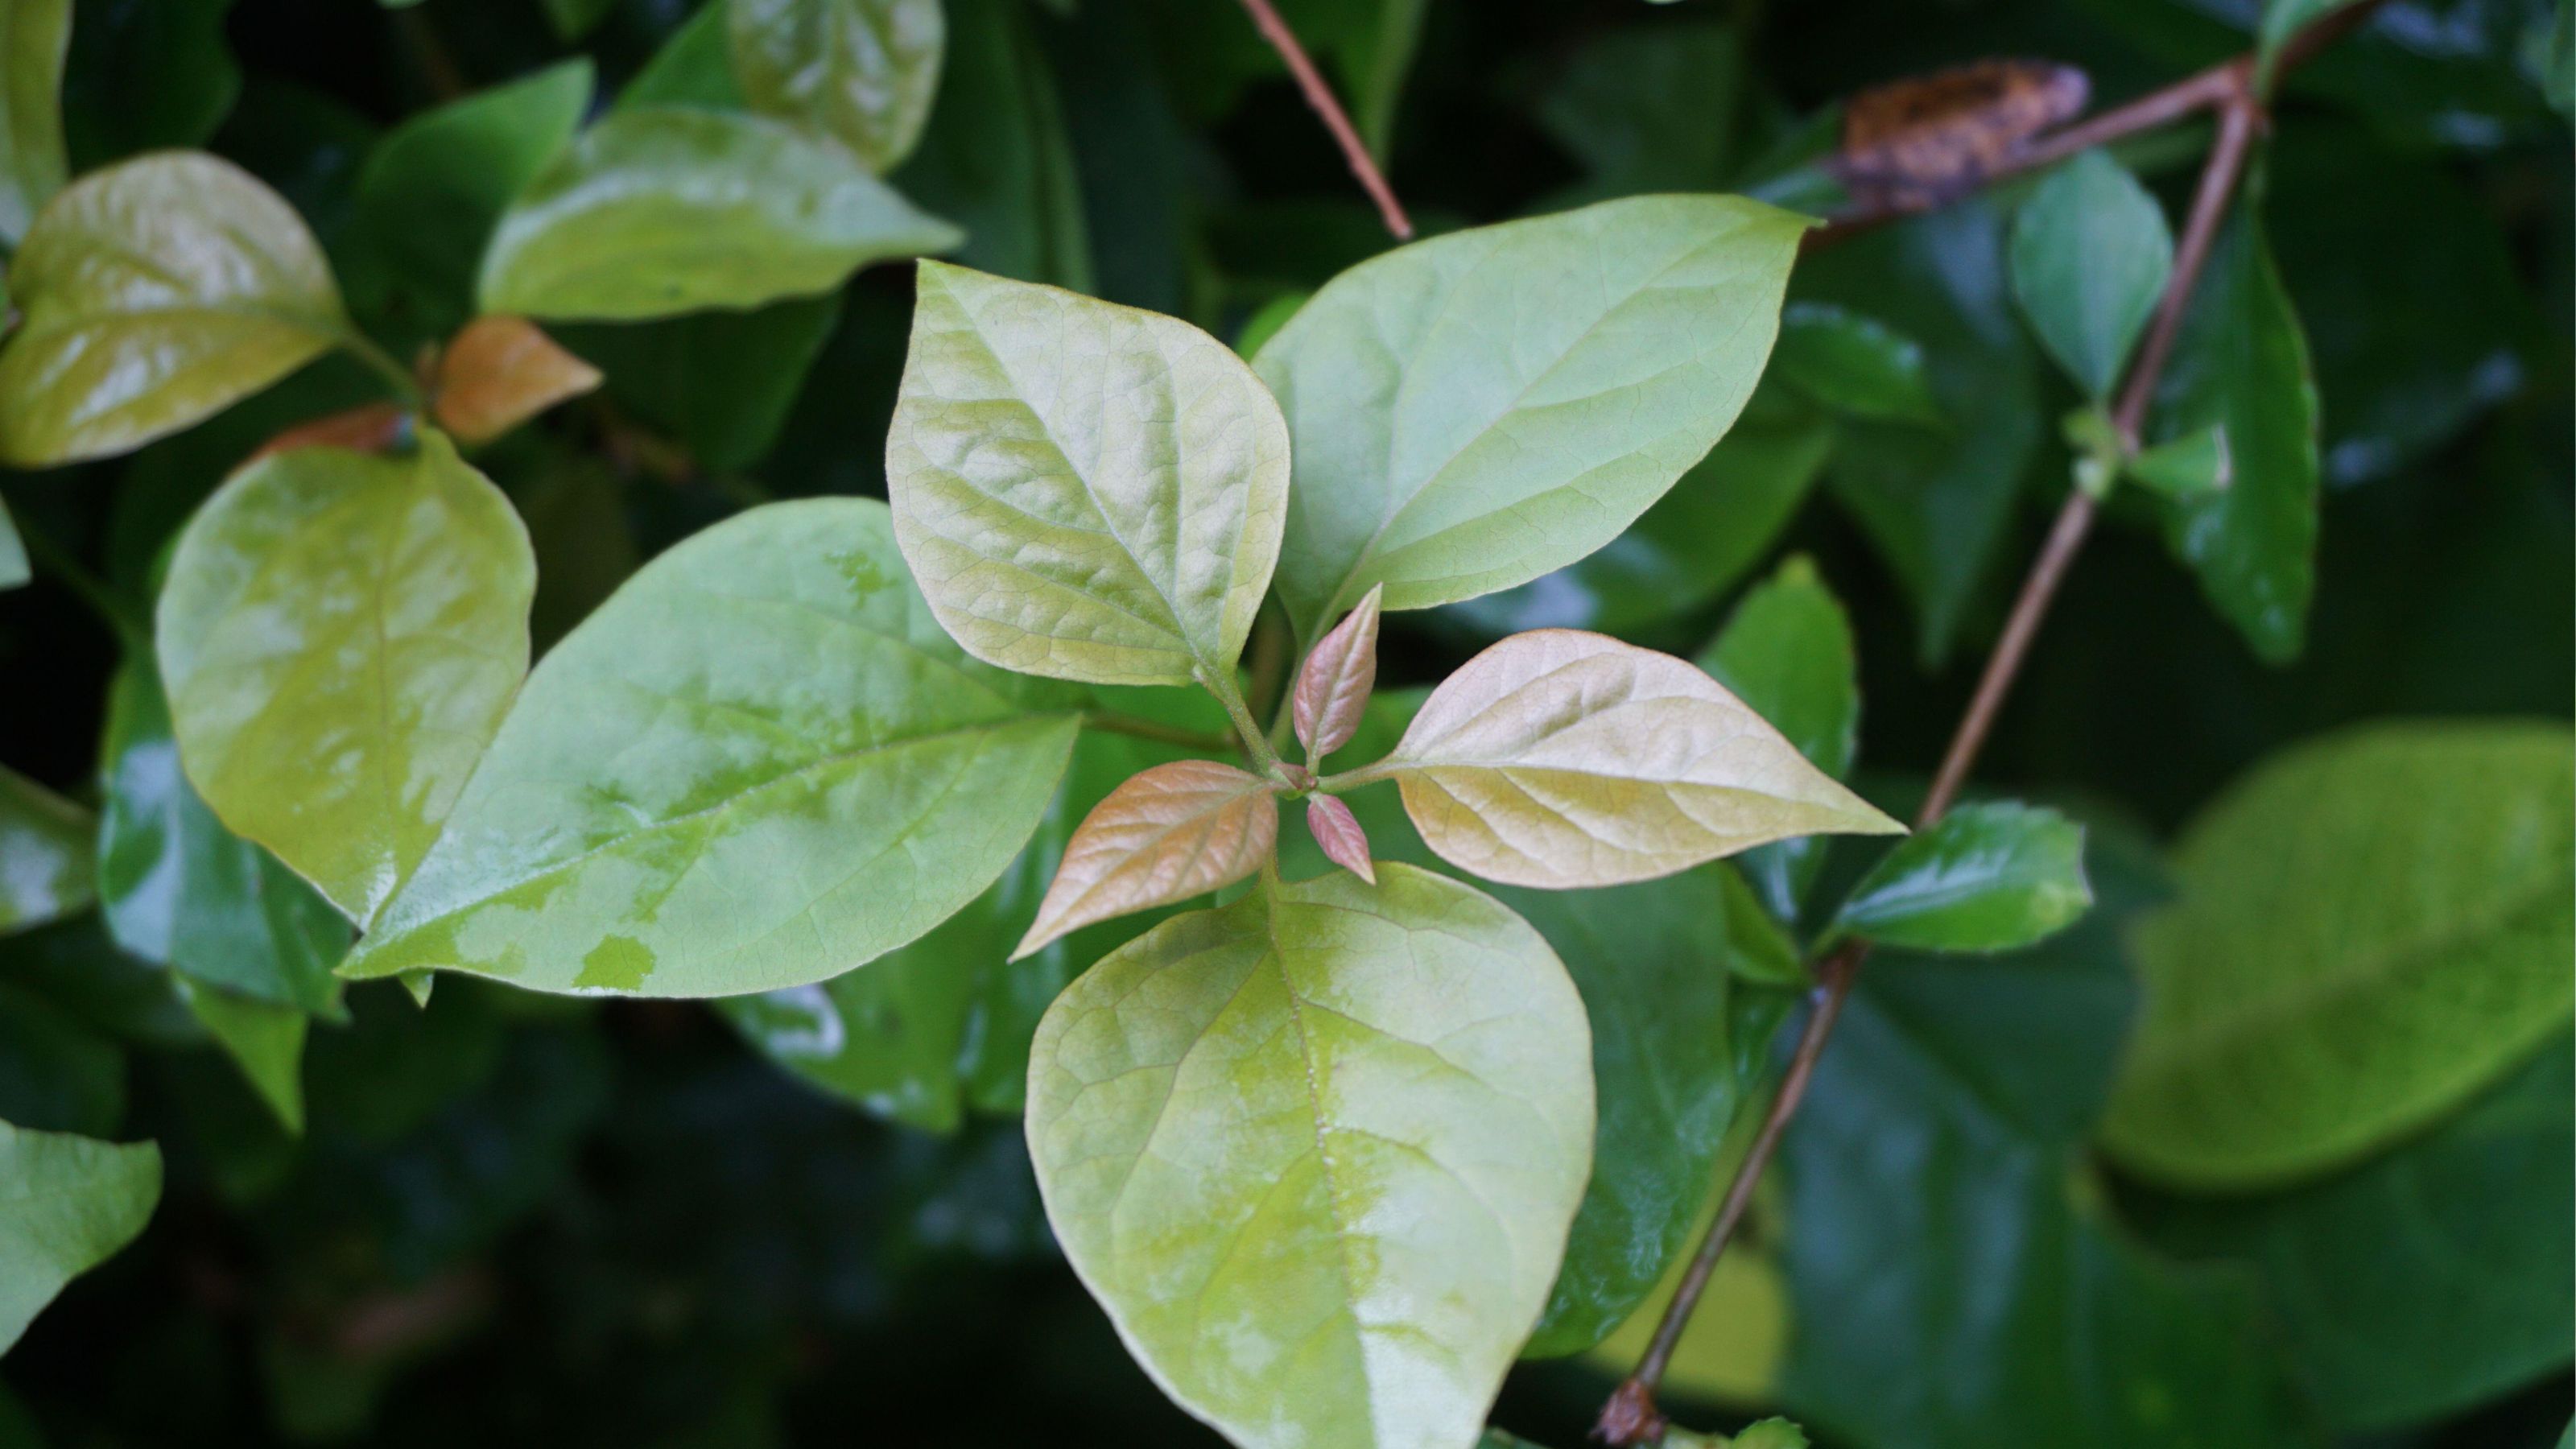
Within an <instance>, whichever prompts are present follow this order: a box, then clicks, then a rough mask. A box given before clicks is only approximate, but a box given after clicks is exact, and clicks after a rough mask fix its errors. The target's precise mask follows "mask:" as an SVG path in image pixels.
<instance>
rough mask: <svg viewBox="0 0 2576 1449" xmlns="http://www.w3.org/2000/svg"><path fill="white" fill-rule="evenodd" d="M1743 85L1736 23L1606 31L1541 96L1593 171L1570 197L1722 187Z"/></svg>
mask: <svg viewBox="0 0 2576 1449" xmlns="http://www.w3.org/2000/svg"><path fill="white" fill-rule="evenodd" d="M1743 85H1744V44H1743V41H1742V39H1741V38H1740V37H1739V36H1738V35H1737V33H1736V30H1735V28H1734V27H1733V26H1730V25H1725V24H1719V23H1714V22H1710V21H1704V20H1694V21H1686V22H1683V23H1680V24H1662V25H1654V26H1645V25H1631V26H1628V27H1625V28H1623V29H1617V30H1607V31H1603V32H1601V33H1600V34H1598V35H1597V36H1595V37H1594V38H1592V39H1591V40H1589V41H1588V42H1587V43H1586V44H1585V45H1584V46H1583V48H1582V49H1581V50H1579V51H1577V52H1575V54H1574V55H1573V57H1572V58H1571V59H1569V60H1568V61H1567V62H1566V63H1565V70H1564V73H1563V74H1562V75H1560V76H1558V77H1557V79H1556V82H1555V84H1554V85H1553V86H1552V87H1550V88H1549V90H1548V92H1547V94H1546V95H1545V96H1544V97H1543V98H1541V100H1540V101H1539V103H1538V109H1537V120H1538V122H1539V124H1540V125H1542V126H1544V127H1546V128H1547V133H1548V135H1549V136H1550V137H1551V138H1552V139H1554V140H1555V141H1556V143H1557V144H1558V145H1560V146H1562V147H1564V148H1565V149H1566V151H1567V152H1568V153H1570V154H1571V155H1573V156H1574V158H1575V159H1576V160H1578V161H1580V162H1582V163H1583V166H1584V168H1585V169H1586V170H1588V171H1589V172H1590V173H1591V175H1590V177H1589V178H1588V179H1587V180H1586V181H1585V182H1583V183H1582V184H1580V185H1578V186H1575V187H1573V188H1571V189H1570V190H1569V192H1568V194H1567V196H1566V197H1565V198H1564V199H1565V200H1567V201H1569V202H1575V203H1580V202H1588V201H1599V200H1603V199H1605V198H1608V197H1613V196H1633V195H1636V194H1638V193H1641V192H1648V191H1716V190H1719V189H1721V187H1722V186H1723V184H1724V183H1725V181H1726V180H1727V168H1728V165H1729V163H1730V162H1731V161H1732V160H1733V158H1734V152H1735V141H1736V126H1735V111H1736V109H1737V107H1738V106H1739V105H1740V103H1741V101H1742V99H1743ZM1783 340H1784V342H1785V340H1786V339H1785V337H1784V339H1783Z"/></svg>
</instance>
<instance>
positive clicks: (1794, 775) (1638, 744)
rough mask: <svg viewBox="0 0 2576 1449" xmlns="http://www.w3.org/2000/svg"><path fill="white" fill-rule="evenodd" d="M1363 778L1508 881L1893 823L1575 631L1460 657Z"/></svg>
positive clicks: (1893, 827) (1452, 852)
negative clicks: (1387, 782) (1387, 783)
mask: <svg viewBox="0 0 2576 1449" xmlns="http://www.w3.org/2000/svg"><path fill="white" fill-rule="evenodd" d="M1369 773H1370V774H1371V775H1376V776H1391V777H1392V778H1393V779H1394V780H1395V781H1396V783H1397V785H1398V786H1399V787H1400V788H1401V789H1402V790H1403V792H1404V808H1405V811H1406V813H1408V814H1410V815H1411V816H1412V817H1413V823H1414V824H1415V825H1416V826H1418V827H1419V828H1420V829H1421V831H1422V839H1423V842H1424V843H1425V844H1427V845H1429V846H1430V847H1431V848H1432V849H1433V850H1435V851H1438V852H1439V853H1440V855H1441V857H1442V858H1443V859H1445V860H1447V861H1449V862H1450V863H1452V864H1454V865H1456V866H1458V867H1460V868H1461V869H1464V870H1469V871H1473V872H1474V873H1476V874H1477V875H1480V876H1484V877H1485V878H1486V879H1488V880H1498V881H1502V882H1505V883H1507V884H1510V885H1523V886H1541V887H1547V888H1551V889H1566V888H1570V887H1576V886H1605V885H1616V884H1618V883H1620V882H1622V881H1632V880H1644V879H1647V878H1649V877H1652V876H1659V875H1669V874H1671V873H1672V872H1674V871H1677V870H1683V869H1686V868H1688V867H1690V866H1693V865H1697V864H1699V863H1700V862H1701V861H1704V860H1711V859H1714V858H1716V857H1718V856H1721V855H1731V854H1733V853H1734V852H1736V851H1739V850H1744V849H1747V848H1749V847H1752V846H1756V845H1761V844H1763V843H1765V842H1767V841H1773V840H1781V839H1786V838H1788V837H1790V836H1798V835H1826V834H1844V835H1886V834H1901V833H1902V832H1903V830H1904V827H1903V826H1901V825H1899V824H1897V823H1896V822H1895V821H1894V820H1891V819H1889V818H1888V817H1887V816H1885V815H1883V814H1881V813H1880V812H1879V811H1878V810H1877V809H1875V808H1873V807H1872V806H1871V805H1870V803H1869V802H1868V801H1866V800H1863V799H1862V798H1860V797H1859V796H1858V795H1855V794H1853V793H1852V792H1851V791H1849V790H1847V789H1845V788H1843V787H1842V786H1841V785H1840V784H1838V783H1836V782H1835V781H1834V779H1833V777H1832V776H1830V775H1827V774H1826V773H1825V772H1823V771H1822V770H1819V769H1817V768H1816V767H1815V766H1814V765H1811V764H1809V763H1808V762H1807V758H1806V757H1805V756H1804V755H1801V754H1800V753H1798V747H1797V746H1795V745H1793V744H1791V743H1790V742H1789V741H1788V740H1787V739H1786V738H1784V737H1783V736H1782V735H1781V733H1780V732H1779V731H1778V730H1777V729H1774V728H1772V726H1771V725H1770V723H1769V722H1767V721H1766V720H1764V719H1763V718H1762V717H1761V716H1760V715H1758V714H1756V713H1754V712H1753V710H1752V708H1751V707H1750V706H1748V705H1746V704H1745V703H1744V701H1742V700H1740V699H1737V698H1736V697H1735V696H1734V695H1732V694H1729V693H1728V692H1727V691H1726V689H1725V688H1724V686H1722V685H1720V684H1719V683H1718V682H1717V681H1716V680H1714V679H1711V678H1709V677H1708V676H1707V675H1706V674H1704V673H1702V672H1701V671H1699V670H1698V669H1696V668H1693V667H1692V666H1691V665H1689V664H1686V663H1684V662H1683V661H1681V660H1679V659H1675V658H1673V657H1672V656H1671V655H1669V654H1658V653H1656V652H1654V651H1653V650H1651V649H1640V648H1637V647H1636V646H1635V645H1632V644H1623V643H1621V642H1619V641H1618V640H1616V639H1613V638H1610V637H1609V636H1607V635H1604V634H1589V633H1584V632H1581V631H1579V630H1574V629H1536V630H1532V631H1531V632H1529V633H1526V634H1515V635H1513V636H1512V637H1510V638H1508V639H1505V640H1504V641H1502V642H1501V643H1499V644H1496V645H1495V646H1493V647H1492V648H1490V649H1488V650H1486V651H1485V652H1484V653H1482V654H1479V655H1477V656H1476V657H1475V658H1473V659H1471V660H1468V661H1467V663H1466V665H1465V666H1464V667H1462V668H1461V669H1459V671H1458V672H1457V673H1455V674H1453V675H1451V676H1449V678H1448V679H1447V680H1445V681H1443V682H1442V683H1441V685H1440V687H1439V688H1438V689H1435V690H1433V691H1432V692H1431V697H1430V698H1429V699H1428V700H1425V701H1424V702H1423V705H1422V711H1421V713H1419V714H1417V715H1415V716H1414V717H1413V724H1412V726H1411V727H1410V728H1408V729H1407V730H1406V731H1405V733H1404V739H1403V740H1402V742H1400V743H1399V744H1397V746H1396V747H1395V753H1394V754H1392V755H1390V756H1388V757H1387V759H1386V761H1385V762H1384V763H1383V764H1381V765H1377V766H1373V767H1371V770H1370V772H1369Z"/></svg>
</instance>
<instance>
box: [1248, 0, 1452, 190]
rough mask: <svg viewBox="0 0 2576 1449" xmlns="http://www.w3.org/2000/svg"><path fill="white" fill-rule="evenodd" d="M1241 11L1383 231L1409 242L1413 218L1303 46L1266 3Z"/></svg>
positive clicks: (1257, 0) (1258, 0) (1257, 1)
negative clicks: (1318, 121) (1283, 66)
mask: <svg viewBox="0 0 2576 1449" xmlns="http://www.w3.org/2000/svg"><path fill="white" fill-rule="evenodd" d="M1243 8H1244V9H1246V10H1248V11H1250V12H1252V23H1253V24H1254V25H1255V26H1257V27H1259V28H1260V30H1261V38H1262V39H1264V40H1267V41H1269V42H1270V48H1271V49H1273V50H1275V51H1277V52H1279V58H1280V59H1281V60H1283V61H1286V62H1287V63H1288V73H1289V74H1290V75H1292V76H1295V77H1296V78H1297V89H1299V90H1301V91H1304V92H1305V93H1306V104H1307V105H1309V106H1311V107H1313V108H1314V111H1315V114H1316V115H1317V116H1319V117H1321V118H1322V119H1323V122H1324V129H1325V130H1327V131H1330V132H1332V133H1333V143H1334V144H1335V145H1338V146H1340V147H1341V148H1342V159H1343V160H1344V161H1347V162H1349V163H1350V167H1351V174H1352V175H1353V176H1356V177H1358V178H1359V183H1360V189H1361V190H1362V191H1365V192H1367V193H1368V194H1369V200H1371V201H1374V202H1376V203H1377V214H1378V215H1379V216H1380V217H1381V218H1383V219H1384V220H1385V222H1386V229H1387V230H1388V231H1391V232H1393V233H1395V239H1396V240H1397V241H1411V240H1413V219H1412V218H1411V217H1408V216H1406V215H1405V214H1404V207H1403V205H1402V204H1401V203H1399V202H1398V201H1397V200H1396V199H1395V189H1394V188H1393V187H1391V186H1388V185H1387V184H1386V177H1385V176H1383V175H1381V174H1379V172H1378V169H1377V162H1376V161H1375V160H1374V159H1372V158H1371V157H1370V156H1369V151H1368V146H1367V145H1366V144H1365V143H1363V142H1362V141H1361V140H1360V133H1359V131H1358V130H1357V129H1355V128H1354V127H1353V126H1352V125H1351V118H1350V116H1349V115H1347V114H1345V113H1344V112H1343V110H1342V103H1341V102H1340V101H1338V100H1335V99H1334V98H1333V88H1332V87H1331V86H1329V85H1326V84H1325V83H1324V77H1323V74H1322V73H1321V72H1320V71H1317V70H1316V69H1315V62H1313V61H1312V60H1309V59H1307V58H1306V47H1304V46H1302V45H1300V44H1298V43H1297V32H1295V31H1293V30H1290V29H1289V28H1288V22H1287V21H1285V20H1282V19H1280V18H1279V12H1278V11H1276V10H1273V9H1272V8H1270V0H1243Z"/></svg>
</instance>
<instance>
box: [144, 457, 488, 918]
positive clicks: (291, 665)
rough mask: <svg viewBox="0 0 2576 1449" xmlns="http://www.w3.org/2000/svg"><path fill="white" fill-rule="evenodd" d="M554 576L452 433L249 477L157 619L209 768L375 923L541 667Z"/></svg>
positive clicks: (183, 738) (306, 870)
mask: <svg viewBox="0 0 2576 1449" xmlns="http://www.w3.org/2000/svg"><path fill="white" fill-rule="evenodd" d="M536 574H537V570H536V559H535V557H534V555H533V554H532V553H531V551H530V549H529V547H528V532H527V529H526V528H524V527H523V526H521V524H520V522H519V516H518V514H517V513H515V512H513V511H512V510H511V508H510V503H509V500H508V499H506V498H503V497H502V496H501V491H500V490H499V489H497V488H495V487H493V486H492V484H491V482H490V481H489V480H488V479H486V478H485V477H484V476H483V475H482V474H480V473H478V472H476V471H474V469H472V468H471V467H468V466H467V465H466V464H465V463H464V462H463V460H461V459H459V458H458V457H457V456H456V448H455V446H454V445H453V444H451V443H449V442H448V441H447V439H446V438H445V437H444V436H443V435H441V434H439V433H436V432H433V431H429V430H427V429H424V430H422V432H421V434H420V439H419V444H418V446H417V447H415V448H414V449H413V450H412V451H411V452H410V453H408V454H405V455H401V456H393V457H378V456H372V455H369V454H365V453H352V452H348V451H345V450H343V449H339V448H302V449H297V450H295V451H293V452H286V453H276V454H271V455H270V456H268V457H265V458H262V459H260V460H259V461H258V462H256V463H253V464H251V465H250V466H249V467H247V468H244V469H242V470H241V471H240V472H238V473H235V474H234V475H233V476H232V477H231V479H229V480H228V481H226V482H225V484H224V486H223V487H222V488H221V489H219V490H217V491H216V493H215V496H214V497H213V498H211V499H209V500H208V501H207V503H206V506H205V507H203V508H201V509H199V510H198V512H197V515H196V517H195V518H193V519H191V520H190V521H189V524H188V527H187V530H186V531H185V532H184V533H182V534H181V535H180V537H179V545H178V548H177V550H176V551H175V552H174V553H173V554H172V556H171V560H170V576H169V582H168V583H167V584H166V585H164V586H163V588H162V590H161V602H160V606H159V608H158V609H157V610H156V612H155V616H154V629H155V635H156V637H157V639H158V640H159V644H160V656H161V679H162V683H163V684H164V685H165V686H167V688H168V690H169V695H170V718H171V724H172V727H173V729H174V730H175V732H176V733H177V735H178V737H179V754H180V759H181V760H182V762H183V763H185V764H186V766H187V768H188V778H189V779H190V781H192V782H193V783H194V784H195V785H196V787H197V791H198V793H199V794H201V795H203V796H204V797H205V800H206V803H207V804H208V805H211V806H213V807H214V811H215V814H216V815H217V816H218V817H219V818H221V819H222V821H223V822H224V824H225V826H226V827H227V828H229V829H231V830H232V831H233V832H234V833H235V834H237V835H241V836H244V837H246V838H248V839H251V840H255V841H258V842H259V843H260V844H262V845H265V846H267V847H268V848H269V849H270V850H271V851H273V852H275V853H276V855H277V857H278V858H279V859H280V860H283V861H285V862H286V863H287V864H288V865H289V866H291V867H293V868H294V869H295V871H296V873H297V874H299V875H301V876H303V877H304V878H305V879H307V880H309V881H312V882H313V883H314V884H315V885H316V886H318V887H320V888H321V890H322V893H323V894H324V895H326V896H329V897H330V898H331V900H332V903H333V904H335V905H337V906H338V907H339V908H340V909H341V910H342V911H343V912H345V913H346V914H347V915H348V916H349V918H350V919H351V920H354V921H357V922H359V923H360V924H361V925H363V924H365V923H367V922H369V921H372V920H373V919H375V915H376V912H377V911H378V910H379V909H380V908H382V906H383V905H384V903H385V901H386V899H387V898H388V897H390V896H391V895H392V894H393V892H394V889H395V888H396V887H397V886H399V885H400V884H401V883H402V881H403V879H404V878H405V877H406V876H408V875H409V874H410V873H411V871H412V868H413V867H415V866H417V865H418V864H420V861H421V858H422V857H423V856H424V855H426V854H428V852H429V848H430V843H431V842H432V841H434V840H436V839H437V838H438V829H439V825H440V823H441V822H442V821H444V820H445V819H446V818H447V812H448V810H449V809H450V808H451V807H452V806H454V805H455V803H456V798H457V796H458V794H459V793H460V792H461V791H463V790H464V788H465V779H466V776H468V775H470V774H472V773H473V772H474V765H475V762H476V761H477V760H478V759H480V758H481V757H482V753H483V747H484V746H485V745H486V744H488V743H489V742H490V741H491V738H492V732H493V731H494V730H495V729H498V728H499V727H500V723H501V716H502V714H503V713H504V712H506V711H507V710H508V709H509V707H510V698H511V696H512V695H513V694H515V693H517V691H518V688H519V682H520V680H521V679H522V678H523V677H525V675H526V674H527V670H528V604H529V600H530V599H531V597H532V596H533V595H534V594H535V592H536V581H537V579H536Z"/></svg>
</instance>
